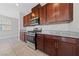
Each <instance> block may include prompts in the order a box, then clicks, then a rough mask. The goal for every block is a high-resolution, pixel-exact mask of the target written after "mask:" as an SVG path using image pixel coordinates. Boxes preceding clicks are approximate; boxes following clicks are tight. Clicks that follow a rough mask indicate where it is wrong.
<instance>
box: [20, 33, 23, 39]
mask: <svg viewBox="0 0 79 59" xmlns="http://www.w3.org/2000/svg"><path fill="white" fill-rule="evenodd" d="M20 40H22V41H24V32H20Z"/></svg>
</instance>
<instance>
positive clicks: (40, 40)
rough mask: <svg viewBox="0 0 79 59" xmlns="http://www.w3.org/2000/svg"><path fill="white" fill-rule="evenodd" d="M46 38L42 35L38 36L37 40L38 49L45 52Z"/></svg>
mask: <svg viewBox="0 0 79 59" xmlns="http://www.w3.org/2000/svg"><path fill="white" fill-rule="evenodd" d="M43 37H44V36H43V35H42V34H38V35H37V38H36V43H37V49H39V50H41V51H44V38H43Z"/></svg>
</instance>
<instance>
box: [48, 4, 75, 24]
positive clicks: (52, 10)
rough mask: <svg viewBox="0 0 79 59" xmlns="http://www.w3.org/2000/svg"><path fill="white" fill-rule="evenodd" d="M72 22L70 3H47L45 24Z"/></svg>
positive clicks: (71, 5) (71, 6)
mask: <svg viewBox="0 0 79 59" xmlns="http://www.w3.org/2000/svg"><path fill="white" fill-rule="evenodd" d="M72 20H73V4H72V3H48V4H47V24H50V23H51V24H53V23H61V22H70V21H72Z"/></svg>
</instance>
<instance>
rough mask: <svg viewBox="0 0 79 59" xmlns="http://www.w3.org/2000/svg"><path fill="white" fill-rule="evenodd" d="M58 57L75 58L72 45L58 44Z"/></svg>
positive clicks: (74, 50)
mask: <svg viewBox="0 0 79 59" xmlns="http://www.w3.org/2000/svg"><path fill="white" fill-rule="evenodd" d="M57 55H58V56H75V55H76V49H75V45H74V44H70V43H67V42H60V43H59V48H58V50H57Z"/></svg>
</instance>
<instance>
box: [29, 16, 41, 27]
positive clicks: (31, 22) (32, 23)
mask: <svg viewBox="0 0 79 59" xmlns="http://www.w3.org/2000/svg"><path fill="white" fill-rule="evenodd" d="M30 25H40V18H39V17H36V18H33V19H31V21H30Z"/></svg>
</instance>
